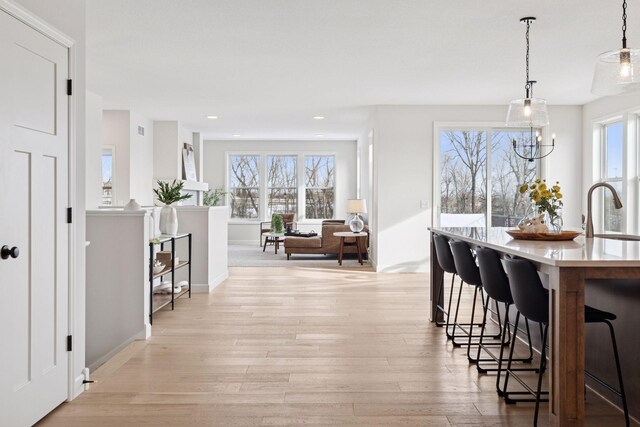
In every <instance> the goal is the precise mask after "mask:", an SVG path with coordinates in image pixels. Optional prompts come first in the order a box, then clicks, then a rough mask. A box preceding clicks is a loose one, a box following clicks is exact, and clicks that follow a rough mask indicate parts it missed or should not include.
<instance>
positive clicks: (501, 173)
mask: <svg viewBox="0 0 640 427" xmlns="http://www.w3.org/2000/svg"><path fill="white" fill-rule="evenodd" d="M491 136H492V144H491V159H490V160H491V224H490V225H491V226H492V227H513V226H515V225H517V224H518V222H519V221H520V219H521V218H522V217H523V216H524V215H525V214H526V212H527V207H528V206H529V198H528V197H527V196H526V194H520V191H518V188H519V187H520V185H522V184H524V183H525V182H531V181H533V180H534V179H535V177H536V162H530V161H528V160H525V159H521V158H520V157H518V156H517V155H516V153H515V152H514V151H513V140H514V139H515V140H516V141H517V142H518V143H521V142H522V141H528V140H529V139H530V133H529V130H526V131H525V130H515V131H511V130H498V131H494V132H492V133H491Z"/></svg>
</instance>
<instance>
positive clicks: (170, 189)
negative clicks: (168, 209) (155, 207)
mask: <svg viewBox="0 0 640 427" xmlns="http://www.w3.org/2000/svg"><path fill="white" fill-rule="evenodd" d="M183 188H184V182H182V181H180V182H178V181H177V180H175V179H174V180H173V182H168V181H160V180H158V188H156V189H154V190H153V192H154V193H155V194H156V197H157V198H158V201H159V202H160V203H163V204H165V205H167V206H169V205H172V204H174V203H176V202H179V201H180V200H186V199H190V198H191V194H182V193H181V192H182V189H183Z"/></svg>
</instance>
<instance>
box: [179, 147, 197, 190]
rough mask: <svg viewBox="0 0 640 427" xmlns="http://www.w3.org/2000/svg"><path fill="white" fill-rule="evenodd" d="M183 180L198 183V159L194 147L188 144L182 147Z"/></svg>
mask: <svg viewBox="0 0 640 427" xmlns="http://www.w3.org/2000/svg"><path fill="white" fill-rule="evenodd" d="M182 179H186V180H187V181H197V180H198V175H197V173H196V159H195V152H194V150H193V145H191V144H187V143H186V142H185V143H184V144H183V147H182Z"/></svg>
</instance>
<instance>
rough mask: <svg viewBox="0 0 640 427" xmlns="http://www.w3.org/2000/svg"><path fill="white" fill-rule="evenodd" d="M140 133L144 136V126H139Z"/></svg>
mask: <svg viewBox="0 0 640 427" xmlns="http://www.w3.org/2000/svg"><path fill="white" fill-rule="evenodd" d="M138 135H142V136H144V128H143V127H142V126H138Z"/></svg>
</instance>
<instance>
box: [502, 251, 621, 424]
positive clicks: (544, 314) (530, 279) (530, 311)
mask: <svg viewBox="0 0 640 427" xmlns="http://www.w3.org/2000/svg"><path fill="white" fill-rule="evenodd" d="M506 267H507V273H508V277H509V285H510V288H511V293H512V295H513V300H514V303H515V306H516V307H517V308H518V310H519V313H518V314H517V315H516V326H515V327H516V330H517V325H518V320H519V317H520V313H522V315H523V316H524V317H525V318H528V319H530V320H532V321H534V322H539V323H540V324H541V326H542V329H543V331H542V344H541V346H542V352H541V353H542V355H541V358H540V372H539V374H538V385H537V388H536V390H535V391H534V390H532V389H531V388H530V387H529V386H528V385H527V384H525V382H524V381H522V379H521V378H519V377H518V376H517V375H516V374H514V373H513V372H512V370H511V356H512V355H513V349H514V347H515V346H514V345H512V346H511V351H510V358H509V363H508V365H507V373H506V378H505V388H506V385H507V382H508V380H509V376H513V377H514V378H515V379H516V380H517V381H518V382H519V383H520V384H521V385H522V386H523V387H525V388H526V389H527V390H528V391H529V392H531V393H533V394H534V395H535V402H536V407H535V414H534V418H533V425H534V426H537V425H538V412H539V408H540V401H541V398H540V397H541V395H542V394H545V393H548V392H543V391H542V390H541V386H542V376H543V374H544V368H545V366H546V348H547V346H546V342H547V335H548V331H549V292H548V291H547V290H546V289H545V288H544V287H543V286H542V282H541V281H540V276H538V272H537V271H536V268H535V267H534V265H533V264H532V263H530V262H529V261H526V260H522V259H510V260H507V261H506ZM584 318H585V323H606V324H607V325H608V326H609V331H610V332H611V344H612V346H613V354H614V357H615V361H616V368H617V371H618V382H619V384H620V391H618V390H615V389H614V388H613V387H611V386H610V385H608V384H606V383H605V382H603V381H602V380H601V379H599V378H597V377H595V376H594V375H593V374H591V373H589V372H586V371H585V374H586V375H587V376H589V377H590V378H593V379H595V380H596V381H598V382H599V383H600V384H602V385H604V386H606V387H607V388H608V389H609V390H611V391H613V392H614V393H616V394H617V395H618V396H620V398H621V399H622V406H623V410H624V417H625V422H626V425H627V426H629V410H628V408H627V398H626V395H625V392H624V385H623V383H622V372H621V370H620V359H619V357H618V347H617V345H616V338H615V333H614V331H613V325H611V322H610V320H614V319H615V318H616V316H615V314H613V313H608V312H606V311H602V310H598V309H596V308H593V307H589V306H585V310H584ZM507 396H508V393H507Z"/></svg>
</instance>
